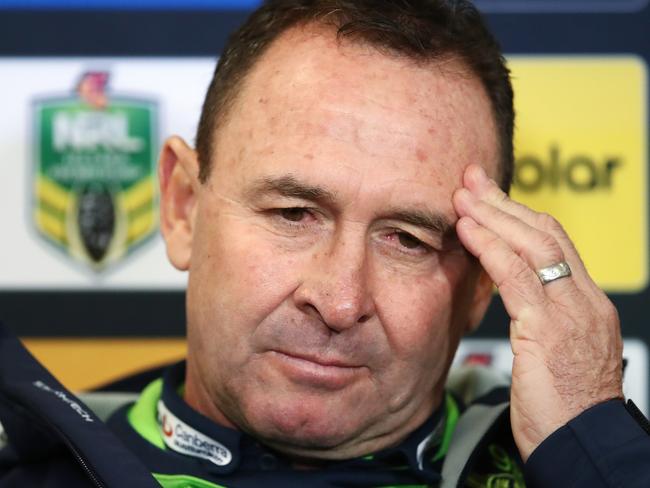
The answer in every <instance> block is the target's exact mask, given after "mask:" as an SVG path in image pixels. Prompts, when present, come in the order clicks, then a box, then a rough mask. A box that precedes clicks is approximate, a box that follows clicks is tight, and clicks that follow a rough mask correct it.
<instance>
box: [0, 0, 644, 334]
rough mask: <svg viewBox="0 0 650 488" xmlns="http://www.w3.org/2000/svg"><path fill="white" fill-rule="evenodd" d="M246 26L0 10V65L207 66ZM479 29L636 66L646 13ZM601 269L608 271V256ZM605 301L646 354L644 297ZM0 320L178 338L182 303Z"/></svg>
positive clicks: (70, 330) (114, 304)
mask: <svg viewBox="0 0 650 488" xmlns="http://www.w3.org/2000/svg"><path fill="white" fill-rule="evenodd" d="M498 3H499V2H498V1H493V2H492V4H493V5H496V4H498ZM507 3H508V2H501V4H502V5H506V4H507ZM511 3H512V2H511ZM523 3H525V2H520V4H523ZM538 3H540V2H538ZM541 3H543V2H541ZM548 3H553V2H548ZM574 3H575V4H580V3H586V2H574ZM597 3H599V2H592V5H593V4H597ZM601 3H605V2H601ZM609 3H610V4H612V3H613V2H609ZM484 4H485V5H490V2H489V1H488V0H485V2H484ZM246 16H247V12H246V11H237V10H227V11H218V10H205V11H202V10H192V11H172V10H166V11H156V10H147V11H133V10H130V11H104V10H89V11H61V10H56V11H55V10H52V11H44V10H23V11H21V10H5V11H2V10H0V56H28V57H29V56H206V55H207V56H217V55H218V54H219V52H220V51H221V49H222V48H223V46H224V43H225V41H226V39H227V36H228V34H229V32H231V31H232V30H233V29H234V28H235V27H236V26H237V25H239V24H240V23H241V22H242V21H243V20H244V19H245V18H246ZM488 22H489V23H490V25H491V26H492V28H493V31H494V32H495V33H496V35H497V37H498V38H499V39H500V41H501V43H502V46H503V49H504V52H506V53H507V54H528V55H530V54H582V55H584V54H635V55H638V56H639V57H641V58H643V59H644V60H645V62H646V63H648V60H649V59H650V7H648V6H645V7H644V8H643V9H642V10H640V11H637V12H627V13H611V12H603V13H594V12H573V13H548V12H537V13H522V12H517V13H503V12H499V13H488ZM1 84H2V80H0V87H1ZM1 110H2V108H1V107H0V113H1ZM606 115H607V114H603V116H606ZM2 116H7V114H2ZM197 117H198V114H197ZM647 204H648V203H647V202H646V205H647ZM0 242H1V237H0ZM621 252H625V250H624V249H621ZM611 259H612V265H615V261H616V256H612V257H611ZM0 272H2V271H1V270H0ZM610 296H611V298H612V300H613V301H614V303H615V304H616V305H617V307H618V309H619V313H620V316H621V321H622V324H623V333H624V335H625V336H627V337H640V338H642V339H644V340H645V341H646V343H648V344H650V329H649V328H648V327H646V312H647V310H648V304H650V291H649V290H648V288H646V289H645V290H643V291H641V292H639V293H635V294H613V295H610ZM0 319H1V320H3V321H5V322H6V323H7V324H8V325H9V326H10V328H12V329H13V330H15V331H16V332H17V333H18V334H20V335H22V336H59V337H60V336H84V337H90V336H97V337H101V336H160V335H168V336H180V335H183V334H184V294H183V293H181V292H126V291H118V292H113V291H110V292H88V291H83V290H79V291H74V292H69V291H67V292H52V291H38V290H34V291H20V292H6V291H4V292H0ZM507 324H508V317H507V315H506V314H505V311H504V309H503V305H502V303H501V301H500V299H498V298H497V299H495V300H494V302H493V304H492V306H491V307H490V310H489V312H488V314H487V317H486V319H485V322H484V324H483V326H482V327H481V328H480V329H479V332H478V333H477V334H476V335H477V336H479V337H504V336H506V335H507Z"/></svg>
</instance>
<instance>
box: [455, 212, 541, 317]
mask: <svg viewBox="0 0 650 488" xmlns="http://www.w3.org/2000/svg"><path fill="white" fill-rule="evenodd" d="M456 232H457V234H458V238H459V239H460V241H461V242H462V244H463V246H465V248H466V249H467V250H468V251H469V252H471V253H472V254H473V255H474V256H476V257H477V258H478V260H479V261H480V263H481V266H483V269H485V271H486V272H487V274H488V275H489V276H490V278H491V279H492V281H493V282H494V284H495V285H496V286H497V288H498V289H499V293H500V294H501V298H502V299H503V303H504V305H505V307H506V310H507V312H508V315H509V316H510V318H511V319H513V320H518V319H519V317H521V316H522V314H523V313H524V312H525V310H528V309H530V308H531V307H533V308H537V307H538V306H540V305H541V304H543V303H545V302H546V301H547V297H546V294H545V292H544V290H543V288H542V284H541V282H540V281H539V278H538V277H537V275H536V274H535V272H534V271H533V270H532V269H531V267H530V266H529V265H528V263H527V262H526V261H524V260H523V259H522V258H521V257H520V256H519V255H517V253H516V252H515V251H514V250H513V249H512V248H511V247H510V246H508V244H507V243H506V242H505V241H504V240H503V239H501V238H500V237H499V236H498V235H497V234H496V233H494V232H492V231H491V230H489V229H486V228H485V227H483V226H481V225H480V224H478V223H477V222H476V221H475V220H474V219H472V218H471V217H467V216H465V217H461V218H460V219H459V220H458V223H457V224H456Z"/></svg>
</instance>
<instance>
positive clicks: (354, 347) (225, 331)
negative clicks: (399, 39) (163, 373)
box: [168, 28, 498, 459]
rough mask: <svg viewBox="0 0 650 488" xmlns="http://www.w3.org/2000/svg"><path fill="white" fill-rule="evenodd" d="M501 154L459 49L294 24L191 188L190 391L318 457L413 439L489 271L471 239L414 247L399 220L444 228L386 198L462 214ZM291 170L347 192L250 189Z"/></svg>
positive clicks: (216, 415) (437, 396) (207, 409)
mask: <svg viewBox="0 0 650 488" xmlns="http://www.w3.org/2000/svg"><path fill="white" fill-rule="evenodd" d="M457 73H464V75H463V76H459V75H458V74H457ZM256 102H258V103H256ZM250 134H252V135H253V136H252V137H251V136H250ZM497 159H498V147H497V143H496V136H495V130H494V121H493V118H492V114H491V110H490V105H489V101H488V99H487V96H486V95H485V93H484V91H483V88H482V87H481V85H480V83H479V81H478V80H476V79H474V77H472V76H468V75H467V73H466V71H465V70H464V69H463V66H462V65H460V64H459V63H457V62H449V61H448V62H447V63H446V65H445V66H444V67H440V66H422V65H415V64H413V63H410V62H409V61H406V60H401V59H394V58H391V57H387V56H385V55H382V54H380V53H378V52H376V51H374V50H373V49H371V48H367V47H359V46H353V45H348V44H346V43H342V44H339V43H337V42H336V40H335V36H334V34H333V33H332V32H329V31H325V30H323V31H321V30H316V29H314V28H306V29H297V30H293V31H290V32H289V33H287V34H285V35H283V36H282V37H281V38H280V39H279V40H278V41H277V42H276V43H274V45H273V46H271V48H270V49H269V51H268V52H267V53H266V54H265V55H264V56H263V58H262V59H261V60H260V61H259V62H258V63H257V65H256V66H255V67H254V69H253V71H252V72H251V74H250V75H249V77H248V78H247V80H246V83H245V88H244V89H243V91H242V92H241V93H240V95H239V97H238V98H237V101H236V103H235V104H234V107H233V108H232V111H231V115H230V117H229V119H228V120H227V122H226V123H224V124H223V125H222V127H221V128H220V130H219V133H218V134H217V136H216V140H215V160H214V161H213V168H212V173H211V175H210V178H209V180H208V182H207V183H206V184H204V185H198V186H197V194H196V196H195V199H194V200H192V202H191V205H192V212H191V213H192V216H193V217H192V218H193V220H192V238H191V243H190V244H188V245H189V246H191V249H190V252H191V258H190V260H189V261H190V262H189V271H190V275H189V283H188V295H187V310H188V372H187V378H186V400H187V401H188V402H189V403H190V405H192V406H194V408H196V409H197V410H199V411H201V412H202V413H204V414H205V415H207V416H209V417H211V418H212V419H214V420H215V421H217V422H219V423H221V424H223V425H228V426H234V427H236V428H240V429H243V430H246V431H248V432H250V433H252V434H254V435H255V436H257V437H258V438H259V439H261V440H262V441H263V442H265V443H267V444H269V445H271V446H273V447H275V448H276V449H279V450H281V451H283V452H286V453H289V454H295V455H299V456H301V457H306V458H320V459H342V458H349V457H352V456H359V455H363V454H366V453H369V452H372V451H376V450H378V449H382V448H385V447H388V446H390V445H394V444H396V443H397V442H399V441H401V440H402V439H403V438H404V437H405V436H407V435H408V434H409V433H410V432H412V431H413V430H414V429H415V428H416V427H418V426H419V425H420V424H421V423H422V422H423V421H424V420H425V419H426V417H427V416H428V415H430V414H431V412H432V411H433V410H434V409H435V408H436V407H437V406H438V405H439V404H440V402H441V398H442V393H443V385H444V380H445V377H446V373H447V371H448V368H449V365H450V363H451V360H452V357H453V354H454V352H455V349H456V347H457V344H458V341H459V340H460V337H461V336H462V335H463V334H464V333H465V332H466V331H467V330H468V329H470V328H471V327H473V326H475V325H476V324H477V323H478V321H479V320H480V318H481V317H482V315H483V313H484V311H485V308H486V307H487V303H488V301H489V297H490V291H489V289H490V283H489V282H488V281H486V280H479V278H480V277H481V276H482V274H481V273H482V271H481V269H480V268H479V267H478V265H477V264H476V262H475V260H473V259H470V258H469V257H468V254H467V253H466V252H465V251H464V250H463V249H462V248H458V249H451V250H439V249H438V250H436V249H433V250H428V251H426V252H424V253H422V252H420V251H422V248H421V247H420V248H418V249H417V250H413V249H409V248H407V247H406V246H404V245H403V244H402V241H401V240H400V239H399V238H398V237H399V236H398V234H397V233H396V232H395V227H400V229H401V228H402V227H403V228H404V229H403V230H405V231H406V232H410V233H411V234H412V235H414V236H415V237H417V238H418V239H420V240H422V241H425V242H429V241H431V238H430V236H428V235H424V234H422V232H421V231H420V229H414V228H413V227H412V226H411V227H409V226H408V225H406V226H405V225H402V224H401V223H394V222H387V221H386V219H384V218H383V216H384V214H385V213H386V212H387V211H388V209H391V208H394V207H397V208H420V209H421V208H427V209H430V210H431V211H434V212H437V213H438V214H440V215H443V216H444V217H445V218H446V219H447V220H448V221H449V222H450V223H452V224H453V223H454V222H455V221H456V220H457V216H456V214H455V212H454V210H453V206H452V202H451V196H452V193H453V191H454V190H455V189H456V188H458V187H459V186H460V182H461V177H462V173H463V170H464V168H465V167H466V166H467V165H468V164H470V163H472V162H477V161H478V162H482V164H483V165H484V167H485V168H486V170H487V171H488V172H489V173H491V174H493V175H494V174H496V172H497ZM283 175H291V176H292V177H294V178H295V179H297V180H299V181H301V182H305V183H307V184H309V185H313V186H318V187H321V188H325V189H327V190H328V191H329V192H331V193H332V194H333V195H334V196H335V201H334V202H330V203H328V204H327V205H321V204H315V203H314V202H305V201H303V200H296V199H290V198H289V199H288V198H286V197H279V196H277V195H272V196H266V197H264V198H257V197H256V198H251V197H250V195H247V194H246V192H245V189H246V188H250V186H251V184H252V182H254V181H257V180H259V179H260V178H268V177H278V176H283ZM287 207H309V208H310V209H314V210H315V211H314V212H313V214H310V216H309V217H306V218H304V219H302V220H301V221H300V222H299V227H291V226H290V225H292V224H288V223H287V220H288V219H286V218H283V217H282V214H279V213H278V212H277V211H274V210H273V209H276V208H287ZM427 239H428V240H429V241H427ZM406 243H407V244H409V242H406ZM168 244H169V243H168ZM429 244H430V246H431V247H435V243H434V242H429ZM486 290H487V291H486ZM278 351H282V353H287V352H288V353H292V354H293V353H295V354H297V355H312V356H317V357H319V358H324V359H325V360H332V361H338V362H340V363H341V362H342V363H345V367H340V368H336V367H331V368H329V369H328V368H320V369H319V368H318V367H317V366H314V365H313V364H309V363H308V362H300V361H299V360H295V358H294V359H292V358H288V357H286V354H285V355H283V354H278Z"/></svg>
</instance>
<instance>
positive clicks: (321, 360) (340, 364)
mask: <svg viewBox="0 0 650 488" xmlns="http://www.w3.org/2000/svg"><path fill="white" fill-rule="evenodd" d="M272 352H275V353H277V354H283V355H285V356H289V357H291V358H294V359H300V360H303V361H309V362H311V363H316V364H318V365H320V366H326V367H327V366H332V367H336V368H361V367H363V364H354V363H351V362H349V361H344V360H341V359H336V358H325V357H320V356H317V355H312V354H304V353H295V352H287V351H282V350H274V351H272Z"/></svg>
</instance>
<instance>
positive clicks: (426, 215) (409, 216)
mask: <svg viewBox="0 0 650 488" xmlns="http://www.w3.org/2000/svg"><path fill="white" fill-rule="evenodd" d="M385 218H387V219H390V220H398V221H400V222H404V223H406V224H410V225H414V226H416V227H420V228H423V229H425V230H427V231H429V232H432V233H433V234H436V235H440V236H441V237H442V238H443V239H444V240H445V241H450V240H451V241H455V240H457V237H456V227H455V226H454V225H453V224H451V223H450V222H449V220H448V219H447V218H446V217H445V216H443V215H440V214H438V213H432V212H429V211H427V210H399V209H396V210H394V211H392V212H388V213H387V214H386V217H385Z"/></svg>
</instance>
